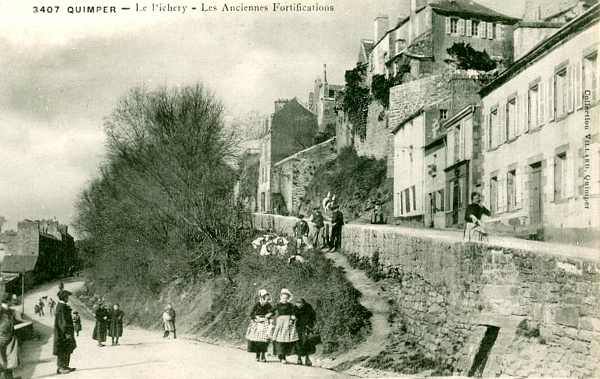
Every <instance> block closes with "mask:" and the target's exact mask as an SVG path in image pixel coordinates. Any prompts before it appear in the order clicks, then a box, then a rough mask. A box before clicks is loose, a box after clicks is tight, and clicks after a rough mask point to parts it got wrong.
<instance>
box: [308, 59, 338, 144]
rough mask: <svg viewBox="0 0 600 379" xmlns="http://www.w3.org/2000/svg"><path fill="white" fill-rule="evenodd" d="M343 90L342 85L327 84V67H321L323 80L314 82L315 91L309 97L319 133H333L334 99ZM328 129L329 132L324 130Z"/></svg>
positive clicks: (334, 121) (334, 120)
mask: <svg viewBox="0 0 600 379" xmlns="http://www.w3.org/2000/svg"><path fill="white" fill-rule="evenodd" d="M343 90H344V86H343V85H339V84H329V83H328V82H327V67H326V66H325V65H323V80H321V79H320V78H317V79H316V80H315V89H314V91H313V92H311V93H310V96H309V104H308V105H309V108H310V110H311V111H313V112H314V113H315V114H316V115H317V125H318V128H319V133H326V132H329V131H330V132H331V133H332V134H333V133H334V127H335V123H336V109H335V107H336V97H338V96H339V94H340V93H341V92H342V91H343ZM327 128H330V130H326V129H327Z"/></svg>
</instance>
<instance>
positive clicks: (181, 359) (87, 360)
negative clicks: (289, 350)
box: [15, 279, 350, 379]
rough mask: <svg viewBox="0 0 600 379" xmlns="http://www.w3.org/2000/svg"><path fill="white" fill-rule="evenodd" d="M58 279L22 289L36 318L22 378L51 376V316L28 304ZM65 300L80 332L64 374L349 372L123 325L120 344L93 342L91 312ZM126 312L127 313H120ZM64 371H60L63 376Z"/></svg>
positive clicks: (73, 285) (259, 378)
mask: <svg viewBox="0 0 600 379" xmlns="http://www.w3.org/2000/svg"><path fill="white" fill-rule="evenodd" d="M82 286H83V280H82V279H74V280H72V281H65V287H66V289H68V290H70V291H71V292H75V291H76V290H77V289H79V288H81V287H82ZM57 292H58V288H57V283H54V284H49V285H44V286H42V287H40V288H38V289H36V290H33V291H31V292H30V293H28V294H26V297H25V313H26V314H27V315H28V316H30V317H31V318H32V319H34V320H35V322H34V329H35V330H36V331H37V332H39V333H40V335H41V338H40V340H39V341H35V340H34V341H27V342H25V343H24V344H23V346H22V349H23V350H22V354H21V365H20V367H19V368H17V370H15V375H17V376H21V377H22V378H23V379H25V378H48V377H53V376H58V375H56V357H55V356H53V355H52V342H53V337H52V326H53V325H54V324H53V323H54V319H53V318H51V317H50V316H49V314H48V312H49V309H48V307H46V308H45V312H46V316H45V317H38V316H31V315H32V314H33V305H34V304H35V301H37V300H38V299H39V298H40V297H42V296H45V295H48V297H49V298H50V297H52V298H54V299H55V300H57V298H56V293H57ZM69 303H70V304H71V305H72V306H73V308H74V309H76V310H78V311H79V313H80V314H81V316H82V317H81V318H82V320H81V321H82V326H83V331H82V332H80V334H79V337H77V349H76V350H75V352H74V353H73V355H72V356H71V367H76V368H77V371H74V372H72V373H70V374H67V377H68V378H70V379H71V378H72V379H76V378H110V379H115V378H168V379H170V378H175V379H179V378H210V379H213V378H227V379H235V378H244V379H246V378H256V379H267V378H274V379H275V378H276V379H280V378H331V379H341V378H350V376H348V375H344V374H341V373H337V372H334V371H330V370H325V369H321V368H316V367H306V366H297V365H296V364H294V363H293V362H295V359H296V356H292V357H290V358H291V359H290V358H288V360H289V361H290V364H287V365H284V364H281V363H279V362H278V361H277V359H276V358H275V357H273V356H267V360H268V362H267V363H260V362H256V361H255V360H254V354H251V353H247V352H245V351H242V350H238V349H233V348H227V347H221V346H215V345H211V344H207V343H202V342H197V341H193V340H190V339H186V338H182V337H181V336H180V337H179V338H178V339H163V338H162V333H161V332H154V331H147V330H141V329H135V328H130V327H126V328H125V331H124V333H123V337H122V338H121V340H120V341H119V342H120V344H121V345H120V346H110V337H108V338H109V340H108V341H107V342H108V345H107V346H105V347H98V346H96V341H94V340H92V338H91V335H92V330H93V328H94V322H93V320H92V318H91V315H90V314H89V313H88V312H87V311H86V310H85V309H82V308H81V307H78V306H77V305H78V304H77V301H76V299H74V300H70V301H69ZM125 317H127V315H125ZM62 376H63V375H61V377H62Z"/></svg>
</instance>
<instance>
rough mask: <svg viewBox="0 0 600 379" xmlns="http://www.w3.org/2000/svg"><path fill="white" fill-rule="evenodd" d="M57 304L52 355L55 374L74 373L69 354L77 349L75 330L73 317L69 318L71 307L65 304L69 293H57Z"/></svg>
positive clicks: (65, 291) (64, 291) (63, 291)
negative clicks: (54, 357)
mask: <svg viewBox="0 0 600 379" xmlns="http://www.w3.org/2000/svg"><path fill="white" fill-rule="evenodd" d="M57 296H58V304H57V305H56V317H55V318H54V346H53V351H52V354H54V355H56V365H57V369H56V373H57V374H68V373H70V372H72V371H75V368H73V367H70V366H69V365H70V364H71V354H72V353H73V350H75V349H76V348H77V342H75V329H74V327H73V317H72V316H71V312H72V310H71V307H69V305H68V304H67V302H68V301H69V296H71V292H69V291H67V290H62V291H59V292H58V294H57Z"/></svg>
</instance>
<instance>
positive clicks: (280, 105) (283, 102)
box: [275, 99, 288, 112]
mask: <svg viewBox="0 0 600 379" xmlns="http://www.w3.org/2000/svg"><path fill="white" fill-rule="evenodd" d="M287 102H288V100H287V99H278V100H275V112H277V111H278V110H280V109H281V108H283V106H284V105H286V104H287Z"/></svg>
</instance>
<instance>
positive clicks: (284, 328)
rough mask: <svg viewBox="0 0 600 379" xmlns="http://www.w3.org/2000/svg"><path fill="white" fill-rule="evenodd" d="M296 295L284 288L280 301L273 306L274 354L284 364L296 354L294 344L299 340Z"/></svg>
mask: <svg viewBox="0 0 600 379" xmlns="http://www.w3.org/2000/svg"><path fill="white" fill-rule="evenodd" d="M293 299H294V296H293V295H292V293H291V292H290V291H289V290H288V289H286V288H284V289H282V290H281V294H280V295H279V302H278V303H277V304H276V305H275V306H274V307H273V316H274V317H275V328H274V329H273V336H272V339H273V355H276V356H277V358H278V359H279V361H280V362H281V363H283V364H286V363H287V360H286V357H287V356H288V355H292V354H294V345H295V343H296V341H298V331H297V330H296V325H295V323H296V307H295V306H294V304H293V303H292V301H293Z"/></svg>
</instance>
